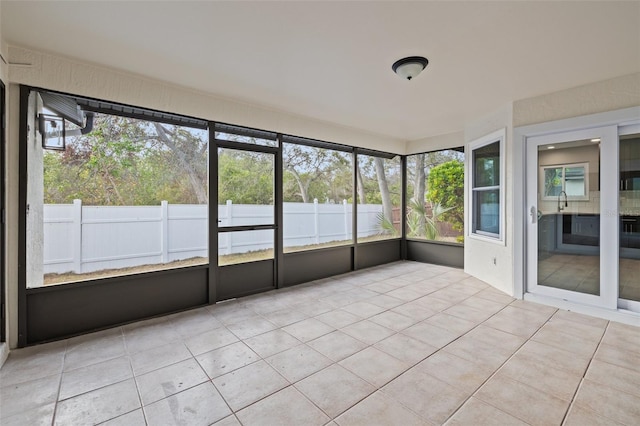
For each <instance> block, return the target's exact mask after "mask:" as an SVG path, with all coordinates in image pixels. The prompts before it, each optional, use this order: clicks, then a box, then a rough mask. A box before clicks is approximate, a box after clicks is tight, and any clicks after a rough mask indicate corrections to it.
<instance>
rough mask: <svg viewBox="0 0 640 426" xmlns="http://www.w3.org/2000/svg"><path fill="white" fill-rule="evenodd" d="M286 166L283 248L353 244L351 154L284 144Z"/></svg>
mask: <svg viewBox="0 0 640 426" xmlns="http://www.w3.org/2000/svg"><path fill="white" fill-rule="evenodd" d="M283 167H284V175H283V197H284V206H283V214H284V224H283V226H284V229H283V232H284V251H285V252H291V251H298V250H309V249H314V248H320V247H327V246H334V245H341V244H349V243H351V242H352V241H353V238H352V214H353V206H352V198H353V167H352V155H351V154H349V153H346V152H340V151H334V150H330V149H324V148H316V147H309V146H304V145H297V144H290V143H285V144H283Z"/></svg>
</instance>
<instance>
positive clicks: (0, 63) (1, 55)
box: [0, 2, 15, 366]
mask: <svg viewBox="0 0 640 426" xmlns="http://www.w3.org/2000/svg"><path fill="white" fill-rule="evenodd" d="M1 19H2V2H0V20H1ZM6 52H7V50H6V45H5V43H4V37H2V29H0V80H2V82H3V83H4V84H5V89H6V93H7V97H6V98H5V106H6V107H7V111H6V113H7V120H8V119H9V108H8V107H9V97H8V94H9V81H8V74H9V69H8V67H7V63H6V62H5V61H6V57H7V55H6ZM6 137H7V135H6V134H5V139H6ZM6 154H7V152H5V161H7V156H6ZM0 179H5V176H0ZM6 183H7V182H5V187H6ZM8 198H9V197H7V199H8ZM7 199H5V206H6V207H9V206H10V205H11V204H10V203H7ZM8 230H9V228H8V227H5V241H7V238H8V235H7V234H8V232H7V231H8ZM11 234H14V232H12V233H11ZM7 247H10V246H9V245H6V246H5V250H4V251H3V254H4V256H5V265H7V266H9V256H11V254H10V252H11V251H15V250H7V249H6V248H7ZM3 279H4V280H5V283H8V282H9V274H8V271H7V270H6V269H5V276H4V277H3ZM5 291H7V286H5ZM6 296H7V294H5V298H6ZM7 305H8V306H7V316H8V315H9V313H10V312H12V311H13V310H14V309H15V308H11V307H10V305H11V304H10V303H7ZM9 324H11V321H9V320H8V321H7V322H6V325H7V330H6V336H7V339H9V331H8V330H9V327H8V326H9ZM8 355H9V348H8V345H7V344H6V343H2V342H0V366H2V364H3V363H4V361H5V360H6V359H7V356H8Z"/></svg>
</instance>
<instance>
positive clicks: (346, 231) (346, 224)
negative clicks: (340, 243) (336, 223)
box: [342, 200, 351, 240]
mask: <svg viewBox="0 0 640 426" xmlns="http://www.w3.org/2000/svg"><path fill="white" fill-rule="evenodd" d="M347 207H348V204H347V200H342V211H343V212H344V239H345V240H350V239H351V233H350V232H349V220H350V219H351V216H350V215H349V210H348V209H347Z"/></svg>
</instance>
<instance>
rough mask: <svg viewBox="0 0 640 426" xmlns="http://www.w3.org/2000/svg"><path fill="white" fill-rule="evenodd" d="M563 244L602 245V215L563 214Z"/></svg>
mask: <svg viewBox="0 0 640 426" xmlns="http://www.w3.org/2000/svg"><path fill="white" fill-rule="evenodd" d="M562 244H574V245H580V246H598V245H600V215H597V214H565V215H562Z"/></svg>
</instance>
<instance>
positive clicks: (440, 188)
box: [427, 160, 464, 231]
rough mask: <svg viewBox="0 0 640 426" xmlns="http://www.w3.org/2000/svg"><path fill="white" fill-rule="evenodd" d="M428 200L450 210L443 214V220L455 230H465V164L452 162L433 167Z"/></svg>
mask: <svg viewBox="0 0 640 426" xmlns="http://www.w3.org/2000/svg"><path fill="white" fill-rule="evenodd" d="M427 187H428V190H427V200H429V201H430V202H432V203H434V204H437V205H439V206H441V207H442V208H443V209H448V210H446V211H444V212H442V213H441V215H440V217H441V218H442V220H444V221H446V222H449V223H451V225H452V226H453V228H454V229H456V230H458V231H462V230H463V229H464V202H463V200H464V164H463V163H462V161H459V160H451V161H447V162H446V163H442V164H440V165H438V166H435V167H433V168H432V169H431V170H430V171H429V176H428V178H427Z"/></svg>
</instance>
